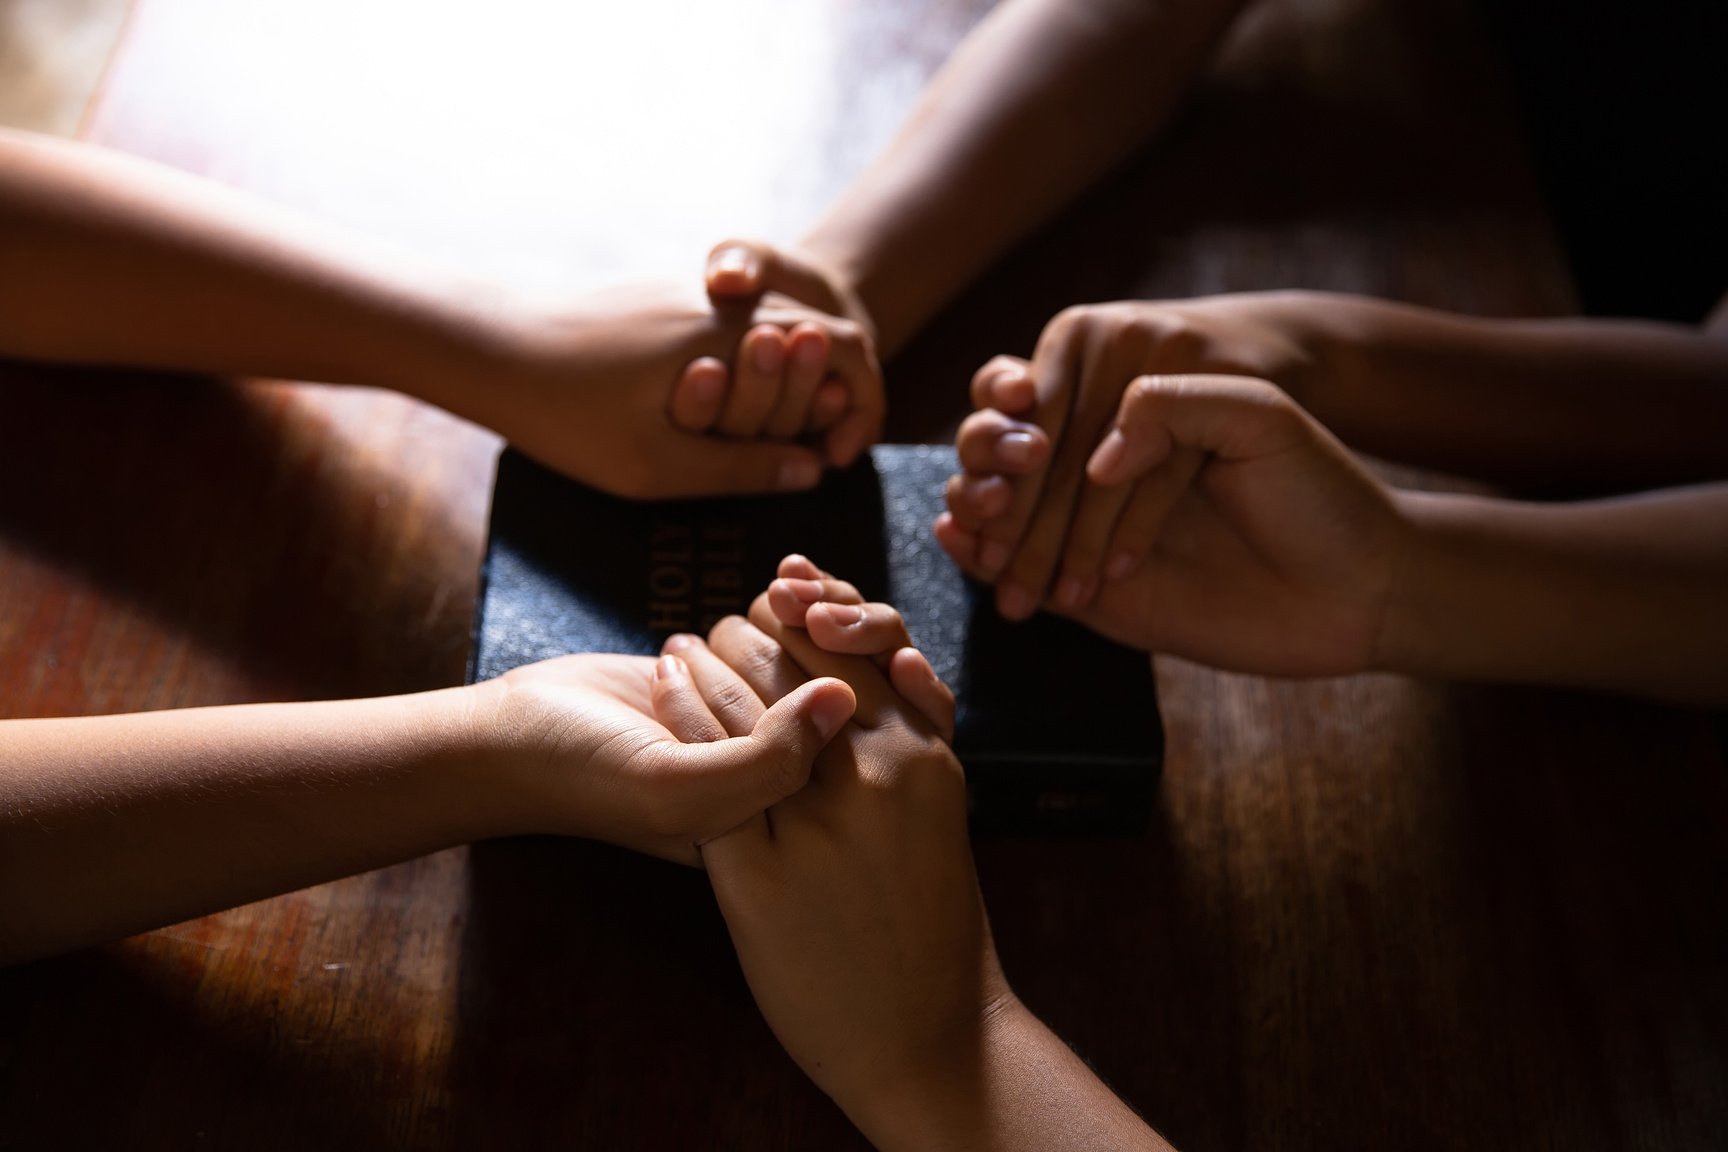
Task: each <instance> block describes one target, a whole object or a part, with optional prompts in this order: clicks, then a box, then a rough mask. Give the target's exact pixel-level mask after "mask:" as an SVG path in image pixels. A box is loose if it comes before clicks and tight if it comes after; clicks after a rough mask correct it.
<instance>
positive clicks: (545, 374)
mask: <svg viewBox="0 0 1728 1152" xmlns="http://www.w3.org/2000/svg"><path fill="white" fill-rule="evenodd" d="M808 315H809V310H808V309H796V310H780V309H772V308H765V309H761V310H759V311H758V312H757V314H756V317H755V318H756V319H757V320H759V321H761V322H763V323H765V324H768V325H772V326H777V327H782V328H784V329H786V330H788V331H792V332H793V333H795V334H796V335H797V336H798V339H799V340H801V341H804V340H807V339H808V337H806V336H805V335H804V334H805V333H807V332H810V331H811V329H810V327H809V325H807V324H806V319H807V317H808ZM481 326H482V327H484V328H486V329H487V330H488V331H490V332H493V333H496V334H495V335H492V336H489V337H488V338H487V339H486V341H485V343H486V346H487V348H488V355H487V356H486V357H484V358H483V359H482V360H481V362H479V363H478V364H468V363H465V362H464V363H456V362H452V363H450V364H448V365H446V366H445V367H444V368H443V369H442V371H441V377H440V380H438V381H434V382H433V384H432V386H428V387H423V388H421V389H419V391H420V393H421V395H423V396H424V397H425V398H426V399H429V400H432V401H433V402H435V403H438V404H441V405H442V406H444V407H446V408H449V409H451V410H453V411H455V412H458V413H460V414H461V415H464V416H467V417H469V418H471V419H474V420H478V421H479V422H481V423H483V424H486V425H488V426H489V427H491V428H493V429H494V430H496V431H498V432H499V433H501V434H503V435H504V436H505V437H506V438H507V439H509V440H510V441H511V442H512V443H513V444H515V445H516V446H517V447H518V448H520V449H522V451H524V452H526V453H528V454H529V455H530V456H533V457H535V458H536V459H538V460H540V461H541V462H542V463H544V464H546V465H548V466H549V467H552V468H555V469H557V470H558V471H560V472H563V473H565V474H566V475H569V476H573V477H575V478H576V479H578V480H582V481H584V482H586V483H588V484H592V485H594V486H595V487H597V488H603V489H605V490H606V491H609V492H612V493H615V494H617V495H621V496H628V497H632V498H638V499H665V498H672V497H680V496H703V495H716V494H721V493H746V492H773V491H786V490H795V489H803V488H810V487H814V486H815V484H816V483H817V482H818V481H819V480H820V479H821V476H822V467H823V457H822V455H821V454H820V453H818V452H817V451H816V450H815V449H813V448H811V447H808V446H806V445H803V444H798V443H791V442H775V441H772V440H749V441H739V440H727V439H723V438H721V437H717V436H710V435H700V434H695V433H692V432H688V431H684V430H682V429H680V428H679V427H677V426H675V424H674V423H673V421H672V419H671V418H670V417H669V412H668V405H667V385H668V382H669V381H674V380H676V379H678V376H679V373H680V371H681V370H682V369H683V368H684V366H685V365H687V364H689V363H690V361H692V360H693V359H696V358H698V357H720V356H731V355H733V353H734V351H735V350H736V349H737V348H738V347H739V346H740V344H741V343H742V344H744V345H745V349H746V352H748V351H749V350H750V349H751V348H752V347H754V345H753V344H752V341H751V340H749V339H747V338H746V332H747V329H748V328H749V327H750V324H749V318H748V317H738V316H721V315H717V314H716V313H715V312H714V310H713V309H712V308H710V307H709V306H708V304H707V302H706V301H705V300H703V298H702V297H701V296H700V295H698V294H697V293H695V292H693V291H691V290H688V289H678V288H669V287H666V286H660V285H649V286H638V287H631V288H623V289H612V290H609V291H607V292H605V293H601V294H599V295H597V296H595V297H592V298H590V299H589V300H587V301H585V302H583V304H582V305H579V306H578V307H576V308H563V309H559V310H557V311H552V312H547V311H544V310H538V309H525V308H519V309H508V308H501V309H497V310H495V312H494V313H493V314H492V315H491V316H490V317H488V318H487V319H485V320H483V321H482V324H481ZM821 332H822V333H823V335H821V337H820V338H821V339H822V340H824V341H825V343H824V348H825V356H826V365H827V367H826V371H827V372H828V373H831V374H832V375H834V377H835V378H836V379H838V380H840V381H842V382H844V386H845V388H846V389H848V390H853V389H860V390H866V391H867V390H868V388H870V387H871V386H873V385H872V384H871V383H870V382H871V381H874V380H875V379H876V368H875V363H874V360H873V358H872V357H871V356H870V355H869V352H868V349H867V347H866V346H865V344H864V342H863V341H862V340H861V339H859V338H858V337H857V336H856V334H855V333H852V332H851V331H850V329H849V327H848V326H847V325H846V324H845V322H843V321H833V322H831V323H828V324H826V326H825V327H824V328H823V329H821Z"/></svg>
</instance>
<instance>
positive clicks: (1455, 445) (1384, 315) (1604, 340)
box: [1299, 294, 1728, 491]
mask: <svg viewBox="0 0 1728 1152" xmlns="http://www.w3.org/2000/svg"><path fill="white" fill-rule="evenodd" d="M1305 307H1306V308H1307V309H1308V310H1309V314H1310V319H1309V320H1308V321H1307V322H1306V323H1307V325H1308V326H1309V328H1310V332H1309V333H1308V335H1309V337H1310V339H1312V340H1313V341H1314V342H1315V344H1316V345H1317V347H1318V349H1319V355H1318V356H1317V357H1316V360H1317V362H1318V370H1317V371H1315V372H1314V373H1313V374H1312V377H1311V379H1310V380H1309V381H1308V382H1307V383H1306V384H1305V385H1304V386H1303V388H1302V394H1301V396H1300V397H1299V399H1300V400H1301V402H1302V404H1303V406H1304V407H1306V408H1307V409H1308V410H1309V411H1310V412H1312V413H1313V414H1314V415H1315V417H1316V418H1318V419H1319V420H1320V422H1321V423H1323V424H1325V425H1326V426H1327V427H1328V428H1330V429H1332V430H1333V431H1334V432H1335V433H1336V434H1337V435H1338V436H1339V437H1340V438H1341V439H1343V440H1344V441H1345V442H1346V443H1349V444H1350V445H1352V446H1353V447H1356V448H1359V449H1361V450H1362V451H1365V452H1369V453H1371V454H1373V455H1377V456H1382V457H1385V458H1388V459H1393V460H1398V461H1402V462H1405V463H1409V464H1415V465H1419V466H1423V467H1434V468H1440V469H1443V470H1447V471H1453V472H1459V473H1462V474H1465V475H1471V476H1477V477H1481V478H1483V479H1487V480H1491V481H1495V482H1499V483H1506V484H1511V485H1515V486H1525V487H1539V488H1558V489H1565V488H1578V487H1581V486H1582V487H1588V488H1593V489H1595V490H1598V491H1607V490H1625V489H1626V488H1630V487H1638V486H1654V485H1667V484H1685V483H1693V482H1696V481H1700V480H1709V479H1716V478H1719V477H1722V476H1728V338H1725V337H1724V336H1722V335H1716V336H1714V337H1713V336H1710V335H1706V333H1705V332H1704V331H1703V330H1701V329H1694V328H1686V327H1681V326H1677V325H1670V324H1658V323H1651V322H1641V321H1616V320H1582V319H1572V320H1483V319H1476V318H1471V317H1464V316H1454V315H1449V314H1446V313H1443V312H1436V311H1433V310H1430V309H1424V308H1414V307H1410V306H1407V305H1402V304H1392V303H1387V302H1384V301H1378V300H1368V299H1364V298H1360V297H1344V296H1328V295H1322V294H1316V295H1314V296H1312V297H1310V298H1308V301H1307V303H1306V305H1305Z"/></svg>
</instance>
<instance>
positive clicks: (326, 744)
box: [0, 656, 851, 963]
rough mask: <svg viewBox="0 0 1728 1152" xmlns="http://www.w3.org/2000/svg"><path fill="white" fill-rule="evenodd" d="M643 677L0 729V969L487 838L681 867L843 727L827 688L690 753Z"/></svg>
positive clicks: (560, 670) (533, 670)
mask: <svg viewBox="0 0 1728 1152" xmlns="http://www.w3.org/2000/svg"><path fill="white" fill-rule="evenodd" d="M652 669H653V661H651V660H648V659H646V658H641V657H629V656H573V657H566V658H564V659H562V660H553V661H547V662H545V663H542V664H535V665H529V666H528V667H526V668H523V669H519V670H517V671H515V672H512V673H510V674H508V675H507V676H505V677H503V678H501V679H499V680H494V681H488V682H487V683H485V684H481V685H476V686H473V687H469V688H451V689H444V690H440V691H436V692H426V693H420V694H417V695H412V696H398V697H389V698H382V699H372V700H346V701H334V702H325V703H308V704H255V705H238V706H232V707H220V708H194V709H185V710H181V711H165V712H151V713H140V714H136V715H125V716H97V717H88V718H79V719H48V720H9V721H5V722H3V723H0V963H3V962H9V961H17V960H22V959H28V958H31V957H35V956H42V955H47V954H49V953H53V952H57V951H62V950H65V949H68V948H75V947H79V946H81V945H84V944H90V943H94V942H97V941H100V940H106V939H110V938H113V937H116V936H122V935H126V934H128V933H132V932H138V931H141V930H143V929H146V928H153V927H157V926H160V925H163V924H170V923H173V922H176V921H178V920H183V919H186V918H187V917H190V916H195V915H202V914H205V913H208V912H214V911H218V910H220V909H223V908H227V907H231V906H233V905H235V904H240V903H244V902H246V901H249V900H256V899H260V898H262V897H265V896H270V895H274V894H277V893H280V892H286V891H289V890H292V889H295V888H299V887H302V886H304V885H307V884H313V883H318V882H321V881H325V880H332V879H336V878H337V877H340V876H346V875H350V874H352V873H355V872H360V871H364V870H366V869H369V868H376V867H380V866H382V865H385V864H391V863H395V862H397V861H401V860H406V859H410V858H412V857H414V856H419V855H422V854H424V853H427V852H431V851H435V850H437V849H440V848H447V847H450V846H452V845H456V844H461V843H465V842H467V841H469V840H473V839H477V838H481V837H487V836H496V835H505V834H520V833H530V832H532V833H553V834H562V835H577V836H591V837H596V838H599V839H605V840H610V841H612V842H614V843H619V844H623V845H625V846H627V847H633V848H637V849H640V850H642V851H647V852H653V853H655V854H658V855H662V856H666V857H668V858H670V859H675V860H681V861H683V862H685V863H690V864H694V863H697V862H698V857H697V855H696V850H695V847H694V846H695V844H696V842H697V841H698V840H701V839H704V838H705V837H707V836H711V835H715V834H718V833H719V832H722V831H725V829H727V828H729V827H731V826H732V825H733V824H736V823H737V822H738V821H739V820H742V819H744V818H746V817H748V816H750V815H751V814H753V813H756V812H759V811H761V809H762V808H763V807H764V806H765V805H766V804H768V803H771V802H773V801H774V800H777V799H779V798H780V797H782V796H784V795H786V794H787V793H788V792H790V791H792V790H795V789H796V788H798V787H799V786H800V785H801V784H802V783H803V780H804V777H805V774H806V772H807V771H808V767H809V762H810V761H811V760H812V759H814V757H815V754H816V750H817V748H818V747H819V746H820V745H821V743H822V741H823V740H824V739H825V738H826V736H825V734H824V733H827V734H831V733H832V732H833V731H834V730H835V729H837V728H838V727H839V726H840V724H842V723H844V722H845V719H846V717H847V716H848V715H849V714H850V710H851V708H850V695H849V693H847V692H846V691H845V689H844V687H842V686H839V685H836V684H833V683H832V682H828V683H826V684H825V685H823V686H820V687H818V688H817V690H816V691H815V692H814V693H806V694H804V695H802V696H801V697H800V698H799V699H798V700H796V701H793V702H792V703H791V706H790V707H788V708H786V709H782V710H776V712H775V713H774V714H771V716H772V717H773V718H772V721H771V722H768V723H765V725H764V726H762V727H760V728H759V729H756V730H753V731H752V733H751V734H750V736H749V737H748V738H746V739H743V740H728V741H721V742H718V743H711V744H704V745H700V746H694V747H691V746H685V745H682V744H679V743H677V742H675V741H673V740H672V738H671V736H670V735H669V734H668V733H667V732H666V730H665V729H664V728H662V727H661V726H660V725H658V724H657V723H655V722H654V721H653V719H652V718H651V710H652V704H651V693H652V691H653V689H652V686H651V685H652V676H653V671H652ZM766 719H768V718H767V717H765V720H766Z"/></svg>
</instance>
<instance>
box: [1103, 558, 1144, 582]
mask: <svg viewBox="0 0 1728 1152" xmlns="http://www.w3.org/2000/svg"><path fill="white" fill-rule="evenodd" d="M1136 563H1137V561H1136V560H1135V558H1134V554H1133V553H1132V552H1118V553H1116V555H1114V556H1112V557H1110V563H1108V564H1106V565H1104V575H1105V576H1106V577H1107V578H1108V579H1111V580H1120V579H1122V578H1123V577H1124V576H1127V575H1128V574H1129V573H1130V572H1133V571H1134V565H1135V564H1136Z"/></svg>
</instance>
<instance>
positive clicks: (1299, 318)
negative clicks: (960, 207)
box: [949, 292, 1728, 619]
mask: <svg viewBox="0 0 1728 1152" xmlns="http://www.w3.org/2000/svg"><path fill="white" fill-rule="evenodd" d="M1147 373H1157V374H1164V373H1171V374H1175V373H1229V374H1233V375H1245V376H1254V377H1258V378H1261V379H1266V380H1270V381H1272V382H1274V383H1276V384H1278V385H1279V386H1280V387H1281V388H1283V389H1284V391H1285V392H1287V393H1289V394H1290V395H1291V396H1292V397H1294V398H1295V399H1296V400H1297V401H1298V402H1299V403H1301V404H1303V406H1304V407H1306V408H1307V409H1308V410H1309V411H1310V412H1311V413H1312V414H1313V415H1314V416H1315V417H1316V418H1318V419H1319V420H1320V421H1321V422H1322V423H1323V424H1325V425H1326V426H1327V427H1328V428H1330V429H1332V431H1333V432H1334V433H1335V434H1337V435H1338V436H1339V437H1340V438H1341V439H1342V440H1344V442H1345V443H1348V444H1350V445H1351V446H1352V447H1354V448H1357V449H1359V450H1361V451H1365V452H1369V453H1372V454H1374V455H1377V456H1380V457H1383V458H1386V459H1391V460H1396V461H1399V462H1403V463H1408V464H1414V465H1418V466H1423V467H1429V468H1437V469H1441V470H1446V471H1451V472H1455V473H1461V474H1465V475H1469V476H1474V477H1479V478H1482V479H1486V480H1490V481H1493V482H1496V483H1501V484H1505V485H1508V486H1511V487H1513V488H1539V489H1541V490H1543V491H1545V492H1554V491H1560V492H1567V491H1571V492H1576V491H1579V490H1585V491H1597V492H1600V491H1605V490H1607V491H1612V490H1626V489H1629V488H1636V487H1648V486H1653V485H1672V484H1679V483H1690V482H1696V481H1700V480H1708V479H1713V478H1716V477H1721V476H1725V475H1728V434H1724V432H1723V429H1725V428H1728V386H1725V385H1728V340H1724V339H1723V338H1722V337H1721V335H1720V334H1716V335H1711V334H1710V333H1709V332H1707V331H1703V330H1699V329H1693V328H1687V327H1684V326H1680V325H1670V324H1657V323H1647V322H1641V321H1612V320H1484V319H1478V318H1473V317H1463V316H1454V315H1450V314H1447V313H1443V312H1437V311H1434V310H1431V309H1425V308H1416V307H1411V306H1408V305H1402V304H1393V303H1389V302H1386V301H1380V300H1372V299H1367V298H1363V297H1354V296H1342V295H1335V294H1329V293H1317V292H1273V293H1248V294H1242V295H1233V296H1218V297H1212V298H1208V299H1200V300H1190V301H1176V302H1141V301H1123V302H1118V303H1112V304H1100V305H1086V306H1082V307H1076V308H1070V309H1068V310H1066V311H1064V312H1062V313H1061V314H1059V315H1058V316H1057V317H1056V318H1055V319H1053V320H1052V321H1051V322H1050V324H1049V325H1048V326H1046V328H1045V330H1044V333H1043V336H1042V337H1041V339H1040V340H1039V343H1038V348H1037V352H1036V354H1035V355H1034V357H1033V359H1032V360H1030V361H1025V360H1019V359H1016V358H1012V357H998V358H997V359H996V360H993V361H991V362H990V363H989V364H986V365H985V366H984V368H983V369H981V370H980V371H979V373H978V375H977V376H976V377H975V378H974V380H973V402H974V404H975V405H976V406H977V407H978V409H979V411H978V412H976V413H975V414H974V415H973V416H971V417H969V418H968V419H967V421H966V422H965V423H964V425H963V426H962V428H961V431H960V435H959V437H958V441H957V443H958V447H959V451H960V458H961V463H962V466H963V467H964V468H965V469H966V472H965V473H964V474H963V475H961V476H958V477H956V478H955V479H954V480H953V481H952V482H951V483H950V485H949V508H950V511H951V513H952V514H953V515H954V517H955V518H956V520H958V521H959V522H960V524H961V525H962V526H963V527H965V528H967V529H968V530H969V531H974V532H977V533H978V534H979V535H980V537H981V539H982V544H981V546H980V552H979V568H978V574H979V575H980V577H981V578H984V579H988V580H991V581H995V582H997V603H998V605H999V606H1000V607H1001V609H1002V611H1003V612H1004V614H1006V615H1008V616H1010V617H1011V618H1016V619H1021V618H1024V617H1026V616H1029V615H1030V614H1031V613H1032V612H1033V611H1034V610H1035V609H1036V608H1037V606H1038V605H1039V604H1040V603H1042V602H1048V603H1049V604H1051V605H1052V606H1054V607H1057V608H1060V609H1065V610H1070V611H1071V610H1073V609H1075V608H1078V607H1080V606H1082V605H1084V604H1087V603H1090V601H1091V599H1092V598H1093V597H1094V596H1096V595H1097V594H1098V591H1099V588H1100V586H1101V584H1102V582H1103V581H1105V580H1109V579H1111V578H1118V579H1119V578H1121V577H1122V576H1125V575H1127V574H1128V573H1129V572H1131V571H1132V570H1133V568H1134V566H1135V565H1137V564H1138V563H1139V562H1140V560H1141V557H1142V554H1143V551H1144V546H1145V538H1144V531H1143V529H1142V528H1141V526H1140V524H1139V523H1138V517H1139V516H1140V514H1141V509H1140V508H1138V507H1137V505H1136V501H1143V498H1142V497H1138V496H1136V495H1135V490H1133V489H1128V488H1104V487H1100V486H1098V485H1089V484H1087V483H1085V475H1084V469H1085V462H1086V459H1087V457H1088V456H1089V455H1090V453H1091V452H1092V450H1093V448H1094V447H1095V446H1096V445H1097V444H1098V442H1099V440H1100V438H1101V437H1102V436H1103V435H1104V433H1105V431H1106V430H1107V429H1108V427H1109V424H1110V421H1111V420H1112V418H1113V417H1114V415H1115V412H1116V409H1117V406H1118V405H1119V403H1120V401H1121V398H1122V395H1123V391H1124V389H1125V388H1126V387H1127V386H1128V384H1129V383H1130V382H1131V381H1132V380H1134V379H1135V378H1136V377H1138V376H1140V375H1143V374H1147ZM1630 381H1636V388H1637V391H1636V396H1635V402H1629V400H1630V399H1633V398H1632V397H1629V395H1628V391H1627V388H1628V382H1630ZM1118 525H1120V526H1118Z"/></svg>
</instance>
